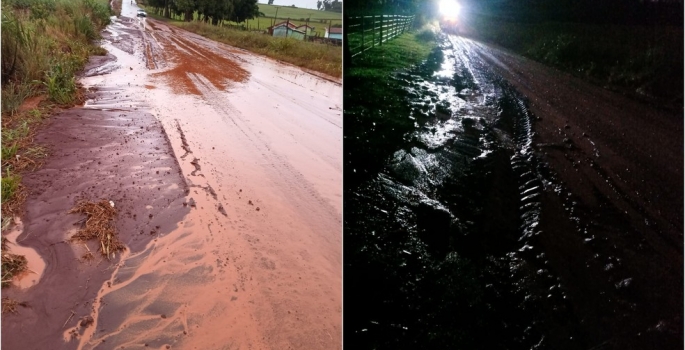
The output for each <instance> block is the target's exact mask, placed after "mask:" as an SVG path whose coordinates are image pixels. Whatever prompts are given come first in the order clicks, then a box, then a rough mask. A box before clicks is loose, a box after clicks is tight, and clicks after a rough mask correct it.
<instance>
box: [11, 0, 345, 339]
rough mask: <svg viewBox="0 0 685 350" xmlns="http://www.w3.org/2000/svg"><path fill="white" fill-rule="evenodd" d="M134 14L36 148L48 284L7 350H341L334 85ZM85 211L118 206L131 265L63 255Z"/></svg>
mask: <svg viewBox="0 0 685 350" xmlns="http://www.w3.org/2000/svg"><path fill="white" fill-rule="evenodd" d="M136 10H137V7H136V6H135V5H131V4H129V3H127V2H126V1H124V4H123V9H122V16H121V17H120V19H118V20H116V21H115V22H114V23H113V24H112V25H110V26H109V27H108V28H107V32H106V33H105V39H104V45H103V46H104V47H105V48H106V49H107V50H108V51H109V52H110V55H109V56H108V57H106V58H100V59H99V62H97V64H94V65H92V66H91V67H89V69H88V70H87V71H86V72H85V75H86V76H87V77H86V78H84V79H82V83H83V84H84V86H85V87H86V88H89V89H90V91H92V92H91V96H90V97H91V99H89V100H88V101H87V102H86V104H85V106H83V107H82V108H75V109H72V110H69V111H66V112H65V113H63V114H62V115H59V116H56V117H55V118H54V119H53V125H51V126H50V128H48V129H47V130H48V131H46V132H45V133H43V134H42V135H39V141H41V142H43V143H45V144H48V145H50V147H51V149H54V150H55V151H54V152H53V156H52V157H51V158H50V160H49V161H48V164H46V166H45V167H44V168H43V169H42V170H40V171H38V172H37V173H36V174H34V175H30V176H29V177H28V178H27V179H26V180H25V181H26V183H27V186H29V188H32V189H33V191H32V194H31V196H30V197H29V198H28V200H27V208H28V209H27V210H28V211H27V214H26V217H25V218H24V232H23V233H22V234H21V235H20V236H19V237H18V239H17V241H18V242H19V243H20V244H22V245H27V246H30V247H33V248H34V249H36V251H37V252H38V253H39V254H40V255H41V256H42V257H43V259H44V260H46V268H45V272H44V273H43V276H42V277H41V278H40V279H39V280H38V283H37V284H35V285H34V286H33V287H29V288H27V289H23V290H21V289H18V288H16V287H12V288H10V289H8V290H7V291H3V294H6V295H11V296H12V297H14V298H15V299H17V300H19V301H24V302H26V304H27V307H25V308H20V310H19V313H18V314H16V315H8V316H7V317H5V316H3V328H2V331H3V336H2V345H3V348H7V349H19V348H21V349H45V348H54V347H53V346H54V344H60V345H59V346H58V347H59V348H66V349H69V348H71V349H73V348H77V349H95V348H97V349H114V348H116V349H120V348H126V349H130V348H145V347H152V348H157V349H168V348H177V349H238V348H240V349H289V348H292V349H337V348H341V338H342V330H341V317H342V316H341V311H342V310H341V308H342V305H341V301H342V299H341V269H342V256H341V249H342V247H341V233H342V231H341V230H342V228H341V225H342V222H341V214H342V176H341V173H342V169H341V166H342V127H341V125H342V116H341V114H342V113H341V103H342V101H341V96H342V92H341V85H340V84H339V83H336V82H333V81H331V80H330V79H322V78H320V77H317V76H314V75H312V74H310V73H306V72H303V71H302V70H300V69H298V68H296V67H292V66H288V65H283V64H280V63H278V62H274V61H272V60H269V59H266V58H263V57H260V56H256V55H253V54H250V53H247V52H244V51H242V50H238V49H235V48H232V47H228V46H226V45H223V44H220V43H216V42H213V41H210V40H207V39H205V38H202V37H200V36H197V35H193V34H191V33H188V32H185V31H182V30H179V29H175V28H172V27H169V26H167V25H165V24H163V23H161V22H158V21H154V20H152V19H146V20H139V19H137V18H136V17H135V11H136ZM66 146H68V147H66ZM65 147H66V150H65ZM76 197H79V198H88V199H93V200H99V199H111V200H113V201H114V202H115V205H117V208H118V210H119V217H118V218H117V228H118V229H119V231H120V233H121V236H122V240H123V241H124V242H125V243H126V244H127V246H128V247H129V249H128V250H127V251H126V252H125V253H124V254H123V255H122V256H121V257H117V258H116V259H115V260H114V261H112V262H109V261H106V260H104V261H101V259H100V258H98V259H97V260H96V261H94V262H90V263H87V262H82V261H79V260H78V258H79V257H80V256H81V255H83V253H84V252H85V251H86V249H87V248H85V247H81V246H74V245H73V244H70V243H66V242H64V241H65V239H66V238H68V236H69V235H70V232H73V231H74V228H76V227H75V226H73V225H72V224H73V223H74V222H76V221H78V220H79V217H78V216H77V215H67V214H66V211H67V210H68V209H69V208H70V207H72V206H73V205H74V203H75V198H76ZM46 223H50V224H46ZM41 232H48V233H46V234H44V235H41V234H40V233H41ZM46 237H50V238H46ZM96 248H97V247H95V246H94V245H93V246H91V247H90V249H91V250H95V249H96ZM27 315H29V316H27ZM88 316H90V317H92V320H93V322H92V323H90V322H89V321H88V320H89V318H88ZM84 320H85V321H84Z"/></svg>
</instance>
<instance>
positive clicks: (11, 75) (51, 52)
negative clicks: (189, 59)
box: [0, 0, 111, 229]
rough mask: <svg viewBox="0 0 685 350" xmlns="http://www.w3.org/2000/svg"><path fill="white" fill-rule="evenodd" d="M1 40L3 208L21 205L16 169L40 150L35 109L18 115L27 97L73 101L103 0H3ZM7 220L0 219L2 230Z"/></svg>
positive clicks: (102, 19)
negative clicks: (43, 96) (35, 137)
mask: <svg viewBox="0 0 685 350" xmlns="http://www.w3.org/2000/svg"><path fill="white" fill-rule="evenodd" d="M1 6H2V12H1V13H2V24H1V30H2V41H1V42H0V47H1V50H2V51H1V56H0V65H1V67H2V74H1V77H2V94H1V99H2V100H1V104H2V150H1V153H2V170H3V172H2V194H1V197H0V199H1V200H2V212H3V215H7V216H11V215H12V214H13V213H15V212H17V209H18V208H19V207H20V206H21V204H22V203H21V202H22V198H24V197H25V196H23V195H21V193H22V191H21V190H20V189H21V173H22V171H25V169H30V168H32V167H33V168H35V167H36V166H37V164H38V163H39V162H38V161H37V160H38V158H41V157H44V156H45V154H46V153H45V151H44V150H43V149H42V148H40V147H36V146H35V145H33V141H32V140H33V135H34V134H35V130H36V128H35V127H34V126H35V125H34V124H32V123H36V122H39V121H40V120H41V119H42V115H43V112H42V111H41V110H39V109H33V110H32V111H24V112H21V113H19V111H20V107H21V105H22V103H23V102H24V101H25V100H26V99H27V98H29V97H32V96H36V95H46V96H47V97H48V98H49V100H50V101H51V102H54V103H57V104H60V105H70V104H72V103H74V101H75V99H76V96H77V87H76V78H75V75H76V74H77V72H78V71H80V70H81V69H82V68H83V66H84V65H85V64H86V62H87V61H88V57H89V56H90V55H91V54H93V53H98V52H100V51H101V49H99V48H98V46H97V45H95V42H94V40H95V39H98V38H99V32H100V30H101V29H102V28H103V27H104V26H105V25H107V24H109V21H110V14H111V12H110V8H109V3H108V1H107V0H3V1H2V4H1ZM5 222H7V221H6V220H3V229H4V228H5V226H6V225H5V224H4V223H5Z"/></svg>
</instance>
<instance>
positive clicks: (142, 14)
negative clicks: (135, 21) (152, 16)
mask: <svg viewBox="0 0 685 350" xmlns="http://www.w3.org/2000/svg"><path fill="white" fill-rule="evenodd" d="M137 16H138V17H147V13H146V12H145V11H144V10H138V15H137Z"/></svg>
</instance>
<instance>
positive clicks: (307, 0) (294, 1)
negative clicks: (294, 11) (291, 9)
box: [257, 0, 317, 10]
mask: <svg viewBox="0 0 685 350" xmlns="http://www.w3.org/2000/svg"><path fill="white" fill-rule="evenodd" d="M257 1H258V3H260V4H264V5H268V4H269V1H268V0H257ZM316 1H317V0H274V5H275V6H290V5H295V7H299V8H305V9H313V10H316Z"/></svg>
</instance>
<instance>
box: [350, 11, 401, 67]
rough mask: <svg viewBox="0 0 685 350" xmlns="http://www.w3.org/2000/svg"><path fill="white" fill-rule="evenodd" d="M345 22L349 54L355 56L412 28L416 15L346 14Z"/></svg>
mask: <svg viewBox="0 0 685 350" xmlns="http://www.w3.org/2000/svg"><path fill="white" fill-rule="evenodd" d="M343 23H344V25H345V27H346V31H347V33H346V39H347V45H348V49H349V54H350V55H351V57H354V56H357V55H360V54H362V53H364V51H366V50H368V49H370V48H373V47H375V46H380V45H383V43H385V42H387V41H388V40H391V39H392V38H394V37H396V36H398V35H400V34H402V33H404V32H406V31H408V30H409V29H411V27H412V24H413V23H414V16H400V15H371V16H346V17H345V20H344V21H343Z"/></svg>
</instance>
